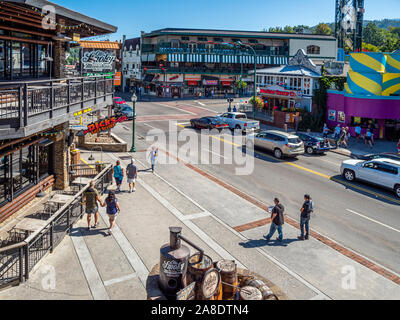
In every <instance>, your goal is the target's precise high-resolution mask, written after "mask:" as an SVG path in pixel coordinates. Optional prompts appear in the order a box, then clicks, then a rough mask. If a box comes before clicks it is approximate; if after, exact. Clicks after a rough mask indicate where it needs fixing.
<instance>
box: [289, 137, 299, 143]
mask: <svg viewBox="0 0 400 320" xmlns="http://www.w3.org/2000/svg"><path fill="white" fill-rule="evenodd" d="M288 141H289V143H296V144H297V143H301V140H300V139H299V138H291V139H288Z"/></svg>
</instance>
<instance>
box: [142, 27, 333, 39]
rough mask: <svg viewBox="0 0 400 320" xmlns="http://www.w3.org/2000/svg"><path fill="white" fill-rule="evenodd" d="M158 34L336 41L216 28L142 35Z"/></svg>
mask: <svg viewBox="0 0 400 320" xmlns="http://www.w3.org/2000/svg"><path fill="white" fill-rule="evenodd" d="M160 35H191V36H210V37H212V36H216V37H217V36H219V37H221V36H225V37H248V38H266V39H271V38H278V39H279V38H285V39H318V40H328V41H336V38H335V37H333V36H327V35H319V34H300V33H275V32H263V31H239V30H217V29H182V28H165V29H159V30H154V31H152V32H150V33H144V34H143V35H142V36H143V37H155V36H160Z"/></svg>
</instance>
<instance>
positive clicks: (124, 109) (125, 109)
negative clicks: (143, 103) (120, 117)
mask: <svg viewBox="0 0 400 320" xmlns="http://www.w3.org/2000/svg"><path fill="white" fill-rule="evenodd" d="M122 110H123V111H132V108H131V107H123V108H122Z"/></svg>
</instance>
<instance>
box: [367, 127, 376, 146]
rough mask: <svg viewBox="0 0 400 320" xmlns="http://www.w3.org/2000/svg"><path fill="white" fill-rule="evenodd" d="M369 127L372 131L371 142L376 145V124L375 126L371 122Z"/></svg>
mask: <svg viewBox="0 0 400 320" xmlns="http://www.w3.org/2000/svg"><path fill="white" fill-rule="evenodd" d="M368 128H369V129H368V130H369V131H370V132H371V142H372V146H374V145H375V139H374V129H375V126H374V125H373V124H370V125H369V127H368Z"/></svg>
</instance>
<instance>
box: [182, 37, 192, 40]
mask: <svg viewBox="0 0 400 320" xmlns="http://www.w3.org/2000/svg"><path fill="white" fill-rule="evenodd" d="M189 40H190V39H189V37H182V41H189Z"/></svg>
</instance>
